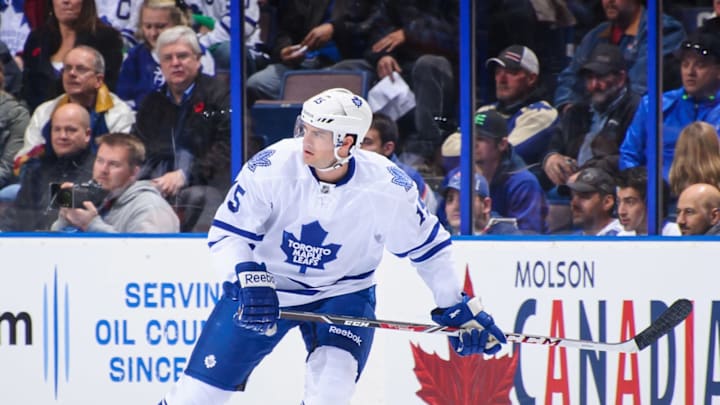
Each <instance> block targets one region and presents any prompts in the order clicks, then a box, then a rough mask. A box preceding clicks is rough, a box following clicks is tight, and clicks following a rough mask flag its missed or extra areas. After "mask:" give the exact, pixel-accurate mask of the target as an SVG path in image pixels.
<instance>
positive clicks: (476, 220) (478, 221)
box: [443, 168, 521, 235]
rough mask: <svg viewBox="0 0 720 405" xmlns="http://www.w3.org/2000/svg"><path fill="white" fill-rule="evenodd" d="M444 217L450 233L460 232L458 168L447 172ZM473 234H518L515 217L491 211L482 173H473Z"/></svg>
mask: <svg viewBox="0 0 720 405" xmlns="http://www.w3.org/2000/svg"><path fill="white" fill-rule="evenodd" d="M443 197H444V201H443V204H444V206H445V217H446V220H447V224H448V226H449V228H450V229H448V230H449V231H450V233H451V234H453V235H458V234H459V233H460V169H458V168H456V169H453V170H452V171H451V172H450V173H448V179H447V186H446V187H445V190H444V195H443ZM472 210H473V211H472V218H473V235H508V234H511V235H515V234H520V233H521V232H520V230H519V229H518V227H517V220H516V219H515V218H501V217H499V216H498V214H497V213H496V212H493V211H492V198H490V189H489V187H488V183H487V180H486V179H485V177H484V176H483V175H482V174H479V173H476V174H475V182H474V184H473V205H472Z"/></svg>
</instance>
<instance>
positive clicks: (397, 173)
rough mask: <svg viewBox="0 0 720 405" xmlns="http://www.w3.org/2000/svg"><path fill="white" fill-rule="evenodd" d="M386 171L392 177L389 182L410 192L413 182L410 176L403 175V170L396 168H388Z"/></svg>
mask: <svg viewBox="0 0 720 405" xmlns="http://www.w3.org/2000/svg"><path fill="white" fill-rule="evenodd" d="M387 169H388V171H389V172H390V174H392V176H393V178H392V180H390V181H391V182H392V183H393V184H397V185H398V186H400V187H402V188H404V189H405V191H410V188H411V187H412V185H413V181H412V179H411V178H410V176H408V175H407V173H405V170H403V169H401V168H399V167H397V166H388V168H387Z"/></svg>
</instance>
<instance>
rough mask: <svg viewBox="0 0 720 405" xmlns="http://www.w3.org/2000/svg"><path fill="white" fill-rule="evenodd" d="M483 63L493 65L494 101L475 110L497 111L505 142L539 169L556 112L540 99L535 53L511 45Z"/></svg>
mask: <svg viewBox="0 0 720 405" xmlns="http://www.w3.org/2000/svg"><path fill="white" fill-rule="evenodd" d="M486 65H487V66H488V67H491V66H494V67H495V97H496V98H497V102H495V103H493V104H488V105H485V106H482V107H480V108H479V109H478V112H482V111H488V110H495V111H497V112H498V113H500V115H502V116H503V118H505V119H506V120H507V122H508V132H509V134H508V141H509V142H510V144H511V145H513V147H514V148H515V152H516V153H517V154H518V155H520V157H522V158H523V160H524V161H525V163H527V164H528V165H533V164H536V163H537V164H538V165H536V167H538V169H540V168H539V163H541V162H542V159H543V157H544V156H545V151H546V150H547V147H548V143H549V142H550V137H551V135H552V131H551V128H552V126H553V125H554V124H555V122H556V120H557V117H558V113H557V110H555V108H553V107H552V105H550V103H548V102H547V101H545V100H543V99H542V94H541V93H542V90H541V88H540V86H539V83H540V80H539V76H538V75H539V72H540V64H539V63H538V59H537V56H535V53H534V52H533V51H532V50H531V49H530V48H528V47H526V46H522V45H512V46H509V47H507V48H505V49H504V50H503V51H502V52H500V55H498V56H497V57H495V58H490V59H488V60H487V62H486ZM531 171H532V169H531ZM538 171H539V170H538Z"/></svg>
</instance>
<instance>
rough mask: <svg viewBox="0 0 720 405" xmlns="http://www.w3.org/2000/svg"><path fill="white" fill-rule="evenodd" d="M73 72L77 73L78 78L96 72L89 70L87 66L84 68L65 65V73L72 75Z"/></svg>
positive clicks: (63, 70) (63, 69)
mask: <svg viewBox="0 0 720 405" xmlns="http://www.w3.org/2000/svg"><path fill="white" fill-rule="evenodd" d="M72 71H75V74H76V75H78V76H84V75H86V74H88V73H90V72H94V70H93V69H92V68H89V67H87V66H82V65H77V66H72V65H64V66H63V68H62V72H63V73H70V72H72Z"/></svg>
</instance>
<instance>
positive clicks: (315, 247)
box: [280, 221, 341, 274]
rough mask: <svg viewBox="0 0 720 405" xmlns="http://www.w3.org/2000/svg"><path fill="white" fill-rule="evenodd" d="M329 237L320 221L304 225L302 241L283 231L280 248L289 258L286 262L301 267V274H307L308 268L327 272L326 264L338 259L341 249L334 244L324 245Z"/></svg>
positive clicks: (301, 231)
mask: <svg viewBox="0 0 720 405" xmlns="http://www.w3.org/2000/svg"><path fill="white" fill-rule="evenodd" d="M327 235H328V233H327V232H326V231H325V230H324V229H323V228H322V226H320V222H318V221H315V222H311V223H309V224H306V225H303V226H302V228H301V230H300V239H298V238H296V237H295V235H293V234H292V233H290V232H287V231H283V240H282V245H281V246H280V248H281V249H282V251H283V252H285V255H286V256H287V259H285V262H286V263H290V264H295V265H298V266H300V273H301V274H304V273H305V272H307V269H308V268H312V269H316V270H325V263H327V262H329V261H332V260H335V259H337V252H338V250H340V247H341V245H337V244H334V243H330V244H328V245H323V242H324V241H325V238H326V237H327Z"/></svg>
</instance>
